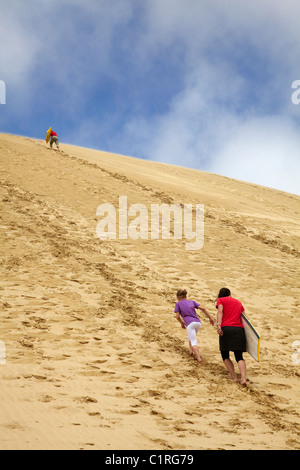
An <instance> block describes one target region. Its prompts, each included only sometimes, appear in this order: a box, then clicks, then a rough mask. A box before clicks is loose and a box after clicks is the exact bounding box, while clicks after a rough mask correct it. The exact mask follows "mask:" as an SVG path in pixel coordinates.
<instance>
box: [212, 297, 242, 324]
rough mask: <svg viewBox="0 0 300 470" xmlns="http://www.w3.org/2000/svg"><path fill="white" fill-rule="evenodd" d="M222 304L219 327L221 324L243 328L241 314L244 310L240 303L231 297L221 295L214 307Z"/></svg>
mask: <svg viewBox="0 0 300 470" xmlns="http://www.w3.org/2000/svg"><path fill="white" fill-rule="evenodd" d="M218 305H223V318H222V324H221V328H222V327H223V326H239V327H241V328H243V324H242V320H241V314H242V313H243V312H244V311H245V309H244V307H243V305H242V303H241V302H240V301H239V300H237V299H233V298H232V297H221V298H220V299H218V300H217V305H216V307H217V308H218Z"/></svg>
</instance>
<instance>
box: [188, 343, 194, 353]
mask: <svg viewBox="0 0 300 470" xmlns="http://www.w3.org/2000/svg"><path fill="white" fill-rule="evenodd" d="M189 348H190V355H191V356H193V355H194V351H193V348H192V345H191V342H190V341H189Z"/></svg>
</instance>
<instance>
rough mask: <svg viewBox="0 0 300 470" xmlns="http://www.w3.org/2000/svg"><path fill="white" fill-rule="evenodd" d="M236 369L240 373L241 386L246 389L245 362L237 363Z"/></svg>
mask: <svg viewBox="0 0 300 470" xmlns="http://www.w3.org/2000/svg"><path fill="white" fill-rule="evenodd" d="M238 368H239V371H240V373H241V385H243V387H246V385H247V379H246V362H245V361H244V360H241V361H239V362H238Z"/></svg>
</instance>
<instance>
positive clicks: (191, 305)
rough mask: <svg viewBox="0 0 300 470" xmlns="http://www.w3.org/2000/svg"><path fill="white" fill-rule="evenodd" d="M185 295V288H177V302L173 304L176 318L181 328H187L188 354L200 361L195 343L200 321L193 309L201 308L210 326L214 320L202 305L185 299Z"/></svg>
mask: <svg viewBox="0 0 300 470" xmlns="http://www.w3.org/2000/svg"><path fill="white" fill-rule="evenodd" d="M186 296H187V291H186V290H179V291H178V292H177V300H178V302H177V304H176V306H175V313H176V319H177V320H178V321H179V323H180V324H181V328H183V329H186V330H187V334H188V338H189V346H190V355H191V356H193V355H194V356H195V357H196V359H197V361H198V362H201V361H202V359H201V356H200V353H199V348H198V344H197V333H198V331H199V329H200V327H201V321H200V319H199V318H198V316H197V313H196V310H195V309H199V310H202V312H203V313H205V315H206V316H207V317H208V318H209V322H210V324H211V325H212V326H214V324H215V322H214V320H213V318H212V317H211V316H210V314H209V313H208V311H207V310H206V309H205V308H204V307H201V306H200V305H199V304H198V303H197V302H195V301H194V300H187V298H186Z"/></svg>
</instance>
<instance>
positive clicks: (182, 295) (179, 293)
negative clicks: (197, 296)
mask: <svg viewBox="0 0 300 470" xmlns="http://www.w3.org/2000/svg"><path fill="white" fill-rule="evenodd" d="M186 296H187V291H186V290H185V289H184V290H182V289H179V290H178V291H177V297H179V298H180V297H183V298H185V297H186Z"/></svg>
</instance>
